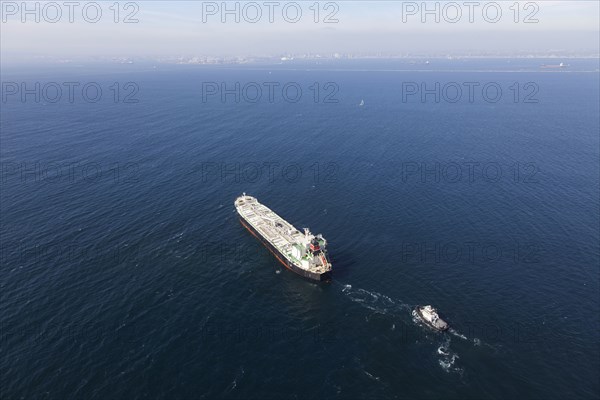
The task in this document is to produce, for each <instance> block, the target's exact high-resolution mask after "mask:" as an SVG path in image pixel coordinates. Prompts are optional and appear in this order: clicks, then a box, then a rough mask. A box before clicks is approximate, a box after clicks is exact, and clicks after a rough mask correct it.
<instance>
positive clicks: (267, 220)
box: [235, 193, 331, 281]
mask: <svg viewBox="0 0 600 400" xmlns="http://www.w3.org/2000/svg"><path fill="white" fill-rule="evenodd" d="M235 208H236V210H237V212H238V214H239V215H240V222H241V223H242V225H244V226H245V227H246V229H248V230H249V231H250V233H252V234H253V235H254V236H256V237H257V238H258V239H259V240H260V241H261V242H263V244H264V245H265V246H266V247H267V248H268V249H269V250H270V251H271V253H273V255H274V256H275V257H277V259H278V260H279V261H280V262H281V263H282V264H283V265H285V266H286V267H287V268H288V269H291V270H292V271H294V272H296V273H297V274H299V275H302V276H304V277H306V278H309V279H312V280H316V281H325V280H329V278H330V275H331V262H330V261H329V257H328V255H327V249H326V247H327V241H326V240H325V238H324V237H323V236H322V235H320V234H319V235H313V234H312V233H311V232H310V231H309V230H308V228H304V230H303V232H300V231H299V230H298V229H296V228H294V226H292V224H290V223H289V222H287V221H286V220H284V219H283V218H281V217H280V216H279V215H277V214H275V212H273V211H272V210H271V209H270V208H268V207H267V206H265V205H263V204H261V203H259V202H258V200H256V198H254V197H252V196H247V195H246V193H244V194H242V196H240V197H238V198H237V199H236V200H235Z"/></svg>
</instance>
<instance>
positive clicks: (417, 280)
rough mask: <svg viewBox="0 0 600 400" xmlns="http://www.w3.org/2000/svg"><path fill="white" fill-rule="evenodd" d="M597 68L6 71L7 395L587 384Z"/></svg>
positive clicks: (525, 390) (0, 293) (424, 395)
mask: <svg viewBox="0 0 600 400" xmlns="http://www.w3.org/2000/svg"><path fill="white" fill-rule="evenodd" d="M561 61H562V62H564V63H565V64H567V66H564V67H562V68H558V67H556V66H555V65H556V64H558V63H559V62H561ZM598 67H599V65H598V60H597V59H596V60H585V59H573V60H559V61H557V60H525V59H516V60H507V59H488V60H446V59H443V60H429V62H428V63H426V62H424V60H416V61H409V60H391V61H377V60H354V61H352V60H345V61H344V60H339V61H335V62H334V61H321V62H314V61H304V62H300V61H291V62H289V63H283V64H273V65H272V64H268V63H262V64H260V63H259V64H249V65H166V64H153V63H135V64H126V65H119V64H106V65H102V64H97V63H96V64H85V63H82V64H65V65H63V66H55V67H42V66H40V67H22V68H8V67H7V68H3V71H2V85H3V87H2V89H3V90H2V96H3V98H2V103H1V109H2V111H1V125H0V130H1V136H0V145H1V153H0V155H1V163H2V169H1V173H2V176H1V185H2V186H1V191H0V201H1V203H0V211H1V214H0V217H1V227H2V229H1V246H0V247H1V250H2V253H1V257H2V258H1V267H0V398H2V399H22V398H23V399H143V398H150V399H154V398H159V399H177V398H180V399H192V398H193V399H202V398H206V399H213V398H227V399H248V398H254V399H329V398H331V399H367V398H368V399H374V398H382V399H384V398H397V399H403V398H407V399H408V398H411V399H412V398H419V399H437V398H452V399H503V398H523V399H564V398H572V399H575V398H578V399H592V398H598V397H599V396H600V394H599V393H600V383H599V379H598V376H599V373H600V344H599V336H598V332H599V329H600V313H599V312H598V311H599V310H600V292H599V264H600V249H599V241H600V238H599V229H600V227H599V223H600V215H599V207H600V205H599V198H600V189H599V179H600V171H599V160H600V150H599V149H600V141H599V130H600V121H599V106H600V98H599V87H600V79H599V72H598V71H599V69H598ZM36 84H38V86H36ZM69 88H72V92H69V90H70V89H69ZM59 89H60V90H59ZM69 94H72V96H71V97H70V96H69ZM361 104H362V105H361ZM242 192H246V193H248V194H251V195H253V196H256V197H257V198H258V199H259V201H261V202H262V203H264V204H266V205H267V206H269V207H270V208H272V209H273V210H274V211H275V212H277V213H278V214H280V215H281V216H282V217H284V218H286V219H287V220H288V221H290V222H291V223H292V224H294V225H295V226H296V227H298V228H302V227H310V229H311V230H312V231H313V232H315V233H322V234H323V235H324V236H325V237H326V238H327V240H328V242H329V245H328V248H329V254H330V256H331V259H332V262H333V265H334V274H333V280H332V282H330V283H320V284H317V283H313V282H309V281H306V280H304V279H302V278H300V277H299V276H297V275H295V274H294V273H292V272H291V271H288V270H286V269H285V268H284V267H283V266H281V265H280V264H278V262H277V260H276V259H275V258H274V257H272V255H271V254H270V253H269V252H268V251H267V250H266V249H265V248H263V247H262V246H261V244H260V243H259V242H258V241H257V240H256V239H255V238H254V237H252V236H251V235H250V234H249V233H248V232H247V231H246V230H245V229H244V228H243V227H242V226H241V225H240V223H239V221H238V219H237V217H236V213H235V210H234V207H233V202H234V200H235V198H236V197H237V196H239V195H240V194H241V193H242ZM424 304H432V305H434V306H435V307H437V308H438V310H439V311H440V313H441V315H442V316H443V317H444V318H445V319H446V320H447V321H448V322H449V323H450V324H451V326H452V329H451V330H450V332H447V333H437V332H433V331H431V330H430V329H428V328H427V327H425V326H423V325H421V324H420V323H419V322H418V321H416V320H414V319H413V316H412V315H411V311H412V309H413V308H414V307H415V306H416V305H424Z"/></svg>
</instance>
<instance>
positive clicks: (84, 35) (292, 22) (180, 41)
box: [0, 1, 600, 63]
mask: <svg viewBox="0 0 600 400" xmlns="http://www.w3.org/2000/svg"><path fill="white" fill-rule="evenodd" d="M50 3H52V2H50ZM50 3H48V2H38V3H28V5H27V6H26V7H27V8H26V9H23V8H22V3H21V2H2V23H1V25H0V29H1V33H2V34H1V35H0V44H1V47H2V63H11V62H27V61H35V60H38V61H40V60H48V61H52V60H54V61H56V60H62V59H78V58H87V59H89V58H105V57H130V58H140V57H143V58H155V59H158V58H165V57H203V56H211V57H276V56H282V55H286V54H322V55H329V56H331V55H332V54H335V53H339V54H353V55H376V54H385V55H415V56H423V57H435V56H446V55H449V56H468V55H471V56H478V55H479V56H483V55H499V56H526V55H542V56H543V55H553V54H557V55H564V56H568V55H572V56H597V55H598V53H599V50H598V49H599V47H600V40H599V35H600V28H599V24H600V21H599V13H600V6H599V3H598V2H591V1H537V2H523V1H522V2H513V1H510V2H487V1H482V2H449V1H438V2H427V3H425V7H423V4H424V3H423V2H400V1H398V2H396V1H338V2H317V3H315V2H312V1H311V2H302V1H300V2H287V1H281V2H261V1H258V2H247V1H238V2H227V3H226V6H225V8H222V4H223V3H222V2H159V1H152V2H133V3H131V2H130V3H127V2H120V3H116V4H117V5H118V7H115V6H114V4H113V2H98V3H94V4H99V5H100V9H99V10H98V9H96V6H93V7H92V6H90V2H80V3H78V5H77V6H75V7H74V8H72V9H68V8H67V7H65V6H62V4H63V3H60V2H57V3H53V4H58V8H57V7H56V6H51V5H49V4H50ZM36 4H38V5H37V6H36ZM315 4H316V5H317V6H316V7H315ZM515 4H516V5H515ZM284 10H285V11H284ZM270 20H272V21H273V22H270ZM436 20H437V21H438V22H436ZM23 21H24V22H23ZM223 21H225V22H223Z"/></svg>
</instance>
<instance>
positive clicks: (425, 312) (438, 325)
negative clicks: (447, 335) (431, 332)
mask: <svg viewBox="0 0 600 400" xmlns="http://www.w3.org/2000/svg"><path fill="white" fill-rule="evenodd" d="M413 315H415V316H417V317H418V318H419V319H420V320H421V321H423V323H424V324H425V325H427V326H429V327H431V328H433V329H435V330H436V331H440V332H443V331H445V330H448V328H449V327H448V324H447V323H446V321H444V320H443V319H441V318H440V316H439V315H438V313H437V310H436V309H435V308H433V307H432V306H417V307H416V308H415V310H414V311H413Z"/></svg>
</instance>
